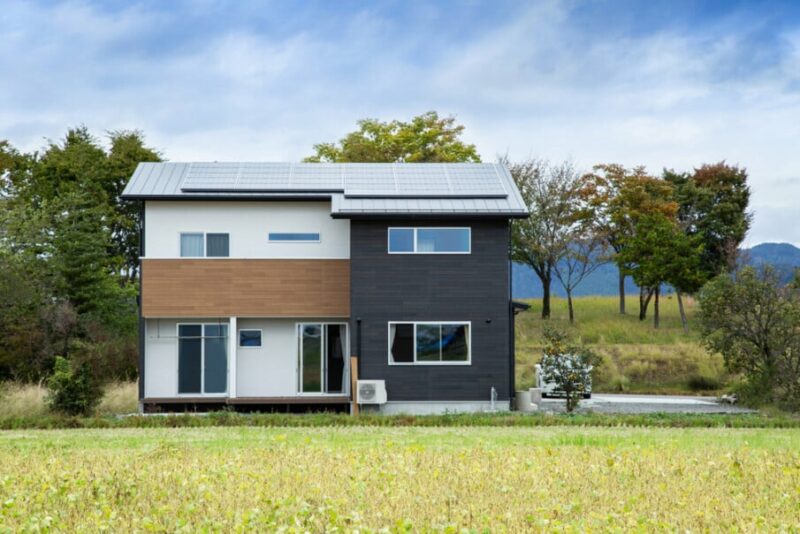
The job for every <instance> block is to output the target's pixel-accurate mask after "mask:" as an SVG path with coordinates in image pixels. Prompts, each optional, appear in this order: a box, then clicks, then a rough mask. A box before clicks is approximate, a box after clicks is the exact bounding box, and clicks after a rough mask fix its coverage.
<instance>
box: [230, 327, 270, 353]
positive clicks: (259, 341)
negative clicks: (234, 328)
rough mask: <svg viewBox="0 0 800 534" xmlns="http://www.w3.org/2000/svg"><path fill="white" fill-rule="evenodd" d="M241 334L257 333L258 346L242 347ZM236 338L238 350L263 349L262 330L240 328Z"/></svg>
mask: <svg viewBox="0 0 800 534" xmlns="http://www.w3.org/2000/svg"><path fill="white" fill-rule="evenodd" d="M242 332H258V345H242ZM237 333H238V335H237V336H236V337H237V338H238V339H237V340H236V347H237V348H240V349H260V348H263V347H264V330H263V329H262V328H240V329H239V331H238V332H237Z"/></svg>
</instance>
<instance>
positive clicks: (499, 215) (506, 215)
mask: <svg viewBox="0 0 800 534" xmlns="http://www.w3.org/2000/svg"><path fill="white" fill-rule="evenodd" d="M528 217H530V214H529V213H519V212H501V211H494V212H491V213H467V212H449V213H439V212H420V213H408V212H400V213H390V212H385V213H346V212H345V213H341V212H340V213H331V218H333V219H360V220H385V219H395V220H397V219H403V220H407V219H425V220H431V219H527V218H528Z"/></svg>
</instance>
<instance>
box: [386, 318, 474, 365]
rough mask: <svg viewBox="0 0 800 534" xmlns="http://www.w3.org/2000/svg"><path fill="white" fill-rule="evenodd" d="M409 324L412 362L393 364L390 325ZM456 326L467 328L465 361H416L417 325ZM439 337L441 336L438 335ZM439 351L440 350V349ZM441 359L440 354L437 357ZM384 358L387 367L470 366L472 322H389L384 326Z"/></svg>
mask: <svg viewBox="0 0 800 534" xmlns="http://www.w3.org/2000/svg"><path fill="white" fill-rule="evenodd" d="M398 324H410V325H414V351H413V353H414V361H413V362H395V361H394V359H393V358H392V325H398ZM421 324H422V325H439V326H442V325H458V326H466V327H467V359H466V361H442V360H438V361H419V360H417V325H421ZM440 335H441V334H440ZM440 350H441V349H440ZM439 357H440V358H441V353H440V355H439ZM386 358H387V361H388V363H389V365H391V366H394V365H397V366H409V365H410V366H415V365H444V366H450V365H462V366H464V365H466V366H470V365H472V321H389V322H388V323H387V325H386Z"/></svg>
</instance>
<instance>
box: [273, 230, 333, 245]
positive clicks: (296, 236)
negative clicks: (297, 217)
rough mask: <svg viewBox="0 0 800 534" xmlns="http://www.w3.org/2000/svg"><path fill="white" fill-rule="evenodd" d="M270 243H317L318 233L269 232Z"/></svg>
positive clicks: (318, 239)
mask: <svg viewBox="0 0 800 534" xmlns="http://www.w3.org/2000/svg"><path fill="white" fill-rule="evenodd" d="M267 237H268V238H269V242H270V243H319V242H320V235H319V232H270V233H269V234H268V236H267Z"/></svg>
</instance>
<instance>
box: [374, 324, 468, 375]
mask: <svg viewBox="0 0 800 534" xmlns="http://www.w3.org/2000/svg"><path fill="white" fill-rule="evenodd" d="M470 361H471V355H470V325H469V323H389V363H393V364H419V365H425V364H439V365H446V364H469V363H470Z"/></svg>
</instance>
